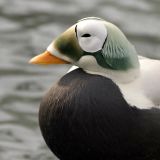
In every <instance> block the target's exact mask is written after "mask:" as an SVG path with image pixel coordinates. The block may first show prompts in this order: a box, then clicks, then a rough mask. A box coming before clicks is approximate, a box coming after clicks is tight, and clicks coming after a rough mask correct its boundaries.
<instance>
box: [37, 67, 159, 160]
mask: <svg viewBox="0 0 160 160" xmlns="http://www.w3.org/2000/svg"><path fill="white" fill-rule="evenodd" d="M39 122H40V128H41V131H42V134H43V137H44V139H45V141H46V143H47V145H48V146H49V148H50V149H51V150H52V151H53V153H54V154H56V155H57V157H58V158H59V159H60V160H153V159H154V160H159V159H160V110H158V109H154V108H153V109H149V110H140V109H138V108H137V107H131V106H129V105H128V104H127V102H126V101H125V100H124V98H123V95H122V94H121V92H120V90H119V88H118V86H117V85H116V84H115V83H114V82H113V81H112V80H110V79H108V78H105V77H103V76H100V75H92V74H88V73H86V72H84V71H83V70H82V69H76V70H74V71H72V72H70V73H68V74H66V75H65V76H63V77H62V78H61V79H60V80H59V81H58V82H57V84H55V85H54V86H53V87H52V88H51V89H50V90H49V92H48V93H47V94H46V95H45V97H44V98H43V100H42V102H41V105H40V112H39Z"/></svg>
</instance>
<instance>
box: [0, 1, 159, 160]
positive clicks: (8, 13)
mask: <svg viewBox="0 0 160 160" xmlns="http://www.w3.org/2000/svg"><path fill="white" fill-rule="evenodd" d="M88 16H97V17H101V18H103V19H106V20H108V21H110V22H112V23H115V24H116V25H117V26H119V27H120V28H121V30H122V31H123V32H124V33H125V34H126V36H127V37H128V39H129V40H130V41H131V42H132V43H133V44H134V45H135V47H136V48H137V51H138V52H139V54H142V55H146V56H149V57H152V58H158V59H160V1H159V0H118V1H117V0H45V1H43V0H0V160H50V159H55V160H56V158H55V156H54V155H53V154H52V153H51V152H50V150H49V149H48V148H47V146H46V144H45V142H44V140H43V138H42V136H41V133H40V130H39V125H38V110H39V103H40V100H41V98H42V96H43V95H44V93H45V92H46V91H47V90H48V88H49V87H50V86H51V85H52V84H53V83H54V82H56V81H57V80H58V79H59V78H60V77H61V76H62V75H64V74H65V72H66V71H67V70H68V68H69V66H67V65H64V66H50V67H49V66H47V67H45V66H34V65H30V64H28V60H29V59H30V58H32V57H33V56H35V55H36V54H39V53H41V52H42V51H44V50H45V49H46V47H47V46H48V44H49V43H50V42H51V41H52V39H54V38H55V37H56V36H57V35H59V34H60V33H61V32H63V31H64V30H65V29H67V28H68V27H70V26H71V25H72V24H74V23H76V21H77V20H79V19H81V18H84V17H88Z"/></svg>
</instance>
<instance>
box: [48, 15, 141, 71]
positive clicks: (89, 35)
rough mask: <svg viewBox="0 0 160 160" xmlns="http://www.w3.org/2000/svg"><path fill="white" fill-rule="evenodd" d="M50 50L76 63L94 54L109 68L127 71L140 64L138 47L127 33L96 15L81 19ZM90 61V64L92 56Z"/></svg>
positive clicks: (99, 62) (99, 61) (100, 63)
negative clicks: (128, 37) (129, 39)
mask: <svg viewBox="0 0 160 160" xmlns="http://www.w3.org/2000/svg"><path fill="white" fill-rule="evenodd" d="M53 48H54V49H53ZM55 50H56V54H55ZM48 51H49V52H51V53H53V54H55V56H58V57H59V58H62V59H65V60H67V61H70V62H73V63H75V64H78V62H79V61H80V60H81V59H82V58H84V57H87V56H88V57H91V56H92V57H94V58H95V59H96V61H97V64H98V65H99V66H101V67H103V68H106V69H111V70H117V71H118V70H119V71H125V70H129V69H135V68H138V67H139V62H138V57H137V53H136V50H135V48H134V46H133V45H132V44H131V43H130V42H129V41H128V40H127V38H126V37H125V35H124V34H123V33H122V32H121V31H120V30H119V29H118V28H117V27H116V26H115V25H113V24H111V23H109V22H106V21H104V20H102V19H99V18H95V17H89V18H85V19H82V20H80V21H78V23H76V24H75V25H73V26H72V27H71V28H69V29H68V30H67V31H66V32H64V33H63V34H62V35H60V36H59V37H58V38H57V39H56V40H55V41H54V43H52V44H51V45H50V46H49V48H48ZM87 63H88V64H89V63H91V62H90V61H89V58H88V62H87ZM81 64H82V63H81ZM91 65H93V64H91ZM80 67H82V68H83V66H80ZM84 69H85V68H84Z"/></svg>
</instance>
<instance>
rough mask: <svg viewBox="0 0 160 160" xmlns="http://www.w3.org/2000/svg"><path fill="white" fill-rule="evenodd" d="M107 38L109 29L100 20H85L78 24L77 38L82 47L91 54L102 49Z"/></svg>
mask: <svg viewBox="0 0 160 160" xmlns="http://www.w3.org/2000/svg"><path fill="white" fill-rule="evenodd" d="M106 37H107V28H106V27H105V25H104V24H103V22H102V21H100V20H93V19H90V20H84V21H80V22H78V23H77V38H78V42H79V45H80V47H81V48H82V49H83V50H84V51H86V52H90V53H94V52H97V51H99V50H101V49H102V47H103V44H104V42H105V39H106Z"/></svg>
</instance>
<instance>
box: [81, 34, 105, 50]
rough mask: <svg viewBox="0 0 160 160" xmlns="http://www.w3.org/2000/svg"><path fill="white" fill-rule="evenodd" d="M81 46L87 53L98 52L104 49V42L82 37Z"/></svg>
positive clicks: (94, 38)
mask: <svg viewBox="0 0 160 160" xmlns="http://www.w3.org/2000/svg"><path fill="white" fill-rule="evenodd" d="M79 45H80V47H81V48H82V49H83V50H84V51H86V52H97V51H99V50H101V49H102V41H101V40H100V39H98V38H96V37H89V38H83V37H81V38H80V40H79Z"/></svg>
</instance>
